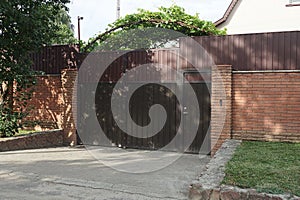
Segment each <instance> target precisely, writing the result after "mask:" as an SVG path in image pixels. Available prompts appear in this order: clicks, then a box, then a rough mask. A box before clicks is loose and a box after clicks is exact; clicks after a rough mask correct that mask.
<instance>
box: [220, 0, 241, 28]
mask: <svg viewBox="0 0 300 200" xmlns="http://www.w3.org/2000/svg"><path fill="white" fill-rule="evenodd" d="M238 1H239V0H232V1H231V3H230V5H229V7H228V8H227V10H226V12H225V14H224V15H223V17H222V18H221V19H219V20H218V21H216V22H215V23H214V24H215V26H219V25H221V24H223V23H224V22H226V20H227V19H228V17H229V15H230V14H231V12H232V11H233V9H234V8H235V6H236V5H237V3H238Z"/></svg>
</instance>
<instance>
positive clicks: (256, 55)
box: [181, 31, 300, 71]
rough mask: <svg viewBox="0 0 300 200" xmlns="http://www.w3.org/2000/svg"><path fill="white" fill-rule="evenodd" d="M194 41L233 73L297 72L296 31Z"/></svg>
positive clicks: (298, 47)
mask: <svg viewBox="0 0 300 200" xmlns="http://www.w3.org/2000/svg"><path fill="white" fill-rule="evenodd" d="M194 39H195V40H196V41H197V42H198V43H200V44H201V45H202V46H203V48H204V49H205V50H206V51H207V52H208V53H209V54H210V55H211V56H212V58H213V60H214V62H215V64H217V65H222V64H230V65H232V66H233V69H235V70H251V71H254V70H258V71H260V70H298V69H300V59H299V58H300V31H291V32H275V33H257V34H243V35H228V36H201V37H194ZM181 45H184V44H182V43H181Z"/></svg>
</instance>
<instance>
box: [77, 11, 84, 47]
mask: <svg viewBox="0 0 300 200" xmlns="http://www.w3.org/2000/svg"><path fill="white" fill-rule="evenodd" d="M77 20H78V41H79V52H80V20H83V17H80V16H78V17H77Z"/></svg>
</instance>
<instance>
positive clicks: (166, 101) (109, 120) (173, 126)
mask: <svg viewBox="0 0 300 200" xmlns="http://www.w3.org/2000/svg"><path fill="white" fill-rule="evenodd" d="M184 76H185V77H186V79H187V80H188V81H189V83H188V82H185V83H183V84H178V83H168V84H167V86H168V87H165V86H162V85H159V84H155V83H151V84H145V85H143V86H142V87H140V88H138V89H137V90H136V91H135V92H134V94H133V95H132V97H131V98H130V101H129V103H130V105H129V111H130V116H131V118H132V120H133V121H134V122H135V123H136V124H137V125H139V126H147V125H149V123H150V121H151V119H150V117H149V110H150V108H151V107H152V106H153V105H155V104H160V105H161V106H163V107H164V109H165V110H166V113H167V120H166V123H165V124H162V122H161V121H160V120H159V119H160V118H159V117H154V118H152V120H153V126H158V127H163V128H162V129H161V131H159V132H158V133H157V134H156V135H154V136H151V137H148V135H147V134H149V133H148V130H146V131H145V132H143V133H138V134H139V135H141V136H143V138H138V137H133V136H131V135H128V134H127V133H125V132H124V131H122V130H121V129H120V128H119V127H118V125H117V123H116V121H115V119H114V117H113V115H112V112H111V94H112V92H113V88H114V86H115V83H109V82H107V83H104V82H101V83H99V86H98V89H97V93H96V99H98V100H100V101H99V102H101V103H99V104H98V105H96V112H97V116H98V121H99V123H100V125H101V127H102V129H103V131H104V132H105V134H106V136H107V138H109V139H110V141H111V144H112V145H113V146H118V147H123V148H136V149H148V150H156V149H161V148H163V147H165V146H166V145H168V144H169V143H170V142H171V141H172V140H173V139H174V138H175V136H176V134H180V135H179V137H178V138H179V139H178V138H177V139H176V140H173V142H172V145H171V146H169V147H168V148H167V149H166V150H168V151H182V149H183V144H184V140H186V139H188V137H190V135H189V132H188V131H187V129H188V126H190V125H191V123H192V122H191V120H186V116H187V115H193V112H196V111H195V109H193V106H192V105H180V103H179V99H178V98H182V99H183V102H185V100H184V96H185V93H184V90H185V89H184V88H185V86H186V85H187V84H190V85H191V86H192V88H193V89H194V91H195V93H196V96H197V99H198V103H199V108H200V112H201V113H200V121H199V127H198V131H197V135H196V137H195V139H194V141H193V142H192V144H191V146H190V148H189V149H188V150H186V151H185V152H189V153H199V151H200V150H201V153H205V154H208V153H209V152H210V136H209V135H208V137H206V136H207V134H209V123H210V93H209V87H210V84H206V83H205V82H204V80H203V78H202V76H200V74H199V73H195V72H184ZM134 84H135V83H130V84H128V85H127V87H134ZM169 88H171V89H172V90H173V91H177V90H182V89H183V92H182V94H183V95H182V97H176V95H175V94H173V92H172V91H171V90H170V89H169ZM117 106H120V108H121V106H124V105H117ZM181 122H183V129H181V130H180V129H179V126H180V123H181ZM119 123H120V122H119ZM122 123H125V124H126V127H127V131H128V132H132V133H136V131H137V130H134V128H132V127H133V126H132V124H131V122H130V119H125V120H124V119H123V120H122ZM153 128H154V127H150V129H153ZM136 134H137V133H136ZM204 141H205V142H204ZM204 143H205V145H202V144H204Z"/></svg>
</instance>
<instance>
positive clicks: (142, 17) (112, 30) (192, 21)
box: [83, 5, 226, 51]
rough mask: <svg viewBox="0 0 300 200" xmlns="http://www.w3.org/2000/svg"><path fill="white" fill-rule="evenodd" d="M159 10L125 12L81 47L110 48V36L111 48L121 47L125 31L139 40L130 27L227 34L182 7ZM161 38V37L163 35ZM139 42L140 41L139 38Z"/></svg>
mask: <svg viewBox="0 0 300 200" xmlns="http://www.w3.org/2000/svg"><path fill="white" fill-rule="evenodd" d="M158 9H159V11H158V12H151V11H147V10H144V9H138V13H135V14H130V15H126V16H125V17H123V18H120V19H118V20H116V21H115V22H114V23H112V24H110V25H109V26H108V28H107V29H106V31H105V32H104V33H101V34H99V35H98V36H96V37H95V38H92V39H90V41H89V42H88V43H87V44H86V45H85V47H84V48H83V49H84V51H90V50H92V49H94V48H95V47H101V46H102V47H103V49H107V48H108V49H110V47H107V46H105V43H106V42H105V41H106V40H107V39H110V42H109V43H110V45H112V41H113V42H115V44H113V46H114V48H115V47H117V48H122V46H121V45H122V42H121V43H120V41H121V40H122V39H124V36H125V37H126V33H127V32H128V34H127V35H128V36H130V37H131V41H133V40H138V39H139V37H133V36H132V35H131V34H132V32H130V30H134V29H145V28H150V27H157V28H164V29H171V30H175V31H178V32H180V33H183V34H185V35H187V36H204V35H224V34H226V30H219V29H217V28H216V27H215V25H214V24H213V23H212V22H208V21H204V20H201V19H200V18H199V15H198V14H197V15H195V16H192V15H189V14H187V13H186V12H185V10H184V8H182V7H179V6H177V5H173V6H171V7H169V8H166V7H160V8H158ZM159 37H160V36H159V35H158V36H157V37H156V38H159ZM112 38H113V39H112ZM160 38H164V36H163V37H160ZM143 39H145V38H143ZM138 42H141V40H140V41H138ZM162 42H163V41H162ZM120 44H121V45H120ZM148 45H150V46H149V48H151V45H153V43H151V41H149V44H148ZM133 47H134V46H133Z"/></svg>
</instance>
